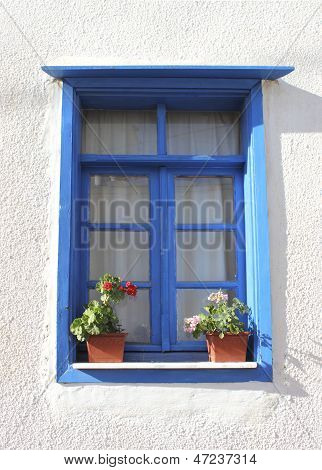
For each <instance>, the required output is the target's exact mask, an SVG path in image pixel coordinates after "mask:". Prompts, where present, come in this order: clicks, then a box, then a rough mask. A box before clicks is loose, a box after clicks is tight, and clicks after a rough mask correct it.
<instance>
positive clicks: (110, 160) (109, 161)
mask: <svg viewBox="0 0 322 470" xmlns="http://www.w3.org/2000/svg"><path fill="white" fill-rule="evenodd" d="M80 162H81V164H82V165H84V166H85V165H86V166H88V165H95V167H96V168H98V167H97V165H104V167H106V165H110V166H115V164H116V162H117V164H118V165H119V166H121V167H122V168H127V165H130V164H133V163H134V164H136V165H142V164H144V165H147V164H148V165H149V166H158V167H159V166H160V165H163V164H166V165H167V166H179V167H180V168H182V165H184V166H185V167H187V166H188V167H189V166H192V167H193V166H195V167H196V166H197V167H198V166H200V165H202V164H206V165H207V166H211V165H213V166H216V168H220V167H223V168H224V167H227V166H229V167H231V166H238V167H240V166H243V165H244V163H245V162H246V158H245V157H244V156H243V155H227V156H217V157H215V156H208V155H190V156H189V155H171V156H169V155H166V156H164V157H159V156H156V155H143V156H142V155H113V157H111V156H110V155H93V154H82V155H81V156H80Z"/></svg>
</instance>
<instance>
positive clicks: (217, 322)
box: [192, 298, 250, 339]
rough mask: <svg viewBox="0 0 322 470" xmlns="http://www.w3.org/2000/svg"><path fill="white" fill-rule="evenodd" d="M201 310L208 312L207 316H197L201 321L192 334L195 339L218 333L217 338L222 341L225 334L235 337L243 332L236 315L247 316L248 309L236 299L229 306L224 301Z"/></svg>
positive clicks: (241, 323)
mask: <svg viewBox="0 0 322 470" xmlns="http://www.w3.org/2000/svg"><path fill="white" fill-rule="evenodd" d="M203 310H205V311H206V312H208V315H205V314H203V313H199V314H198V315H199V317H200V320H201V321H200V323H199V324H198V325H197V326H196V329H195V331H194V332H193V333H192V335H193V337H194V338H196V339H198V338H199V337H200V335H203V334H206V333H209V334H210V333H218V334H219V338H220V339H222V338H224V336H225V334H226V333H231V334H234V335H237V334H239V333H241V332H242V331H245V325H244V323H243V322H242V321H240V320H239V318H238V315H237V313H240V314H247V313H249V311H250V309H249V307H247V305H245V304H243V303H242V302H241V301H240V300H239V299H237V298H234V299H233V300H232V302H231V306H229V305H228V301H226V300H225V301H221V302H219V303H212V304H209V305H207V306H206V307H203Z"/></svg>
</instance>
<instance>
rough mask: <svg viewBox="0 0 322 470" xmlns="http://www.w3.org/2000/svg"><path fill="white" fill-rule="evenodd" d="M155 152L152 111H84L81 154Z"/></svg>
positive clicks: (154, 129) (154, 125)
mask: <svg viewBox="0 0 322 470" xmlns="http://www.w3.org/2000/svg"><path fill="white" fill-rule="evenodd" d="M156 149H157V127H156V113H155V111H110V110H103V109H94V110H93V109H89V110H84V111H83V128H82V153H94V154H105V155H153V154H156Z"/></svg>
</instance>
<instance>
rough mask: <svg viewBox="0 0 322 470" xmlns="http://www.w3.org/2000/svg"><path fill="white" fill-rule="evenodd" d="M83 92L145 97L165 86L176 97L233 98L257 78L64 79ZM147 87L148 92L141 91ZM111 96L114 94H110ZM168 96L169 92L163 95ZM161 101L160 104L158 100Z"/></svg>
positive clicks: (250, 86) (240, 94)
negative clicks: (191, 94) (191, 95)
mask: <svg viewBox="0 0 322 470" xmlns="http://www.w3.org/2000/svg"><path fill="white" fill-rule="evenodd" d="M65 81H66V82H68V84H69V85H71V86H73V87H74V88H76V89H77V90H78V92H80V93H81V96H82V97H95V96H96V97H97V96H99V94H101V93H103V92H107V93H108V94H110V95H111V91H112V90H113V91H114V93H119V92H120V93H122V94H123V93H126V94H127V95H128V96H134V95H137V94H140V95H141V96H142V97H143V98H144V97H148V98H150V97H153V96H157V95H159V94H161V93H163V92H164V90H165V89H167V90H169V93H171V94H175V96H182V97H186V98H187V97H188V95H187V93H188V92H189V93H190V92H191V93H193V94H197V93H198V96H200V97H202V96H207V97H208V98H209V97H213V96H217V97H219V96H227V97H229V95H228V93H229V94H230V98H232V99H234V98H235V97H240V96H244V95H245V93H247V91H249V90H250V89H251V88H252V87H253V86H255V85H256V84H257V83H258V81H259V79H258V78H244V79H236V78H220V77H219V78H218V77H217V78H215V77H190V78H189V77H185V78H183V77H159V76H156V77H126V76H124V77H118V78H115V77H105V78H102V77H91V78H88V77H87V78H86V77H74V78H73V77H69V78H66V79H65ZM143 90H145V92H146V93H145V94H144V95H143V94H142V91H143ZM111 96H112V95H111ZM164 96H166V95H164ZM157 104H158V103H157Z"/></svg>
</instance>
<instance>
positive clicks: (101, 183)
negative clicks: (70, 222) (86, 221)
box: [90, 175, 149, 223]
mask: <svg viewBox="0 0 322 470" xmlns="http://www.w3.org/2000/svg"><path fill="white" fill-rule="evenodd" d="M148 221H149V178H148V177H147V176H115V175H94V176H91V178H90V222H92V223H103V222H105V223H115V222H117V223H144V222H148Z"/></svg>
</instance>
